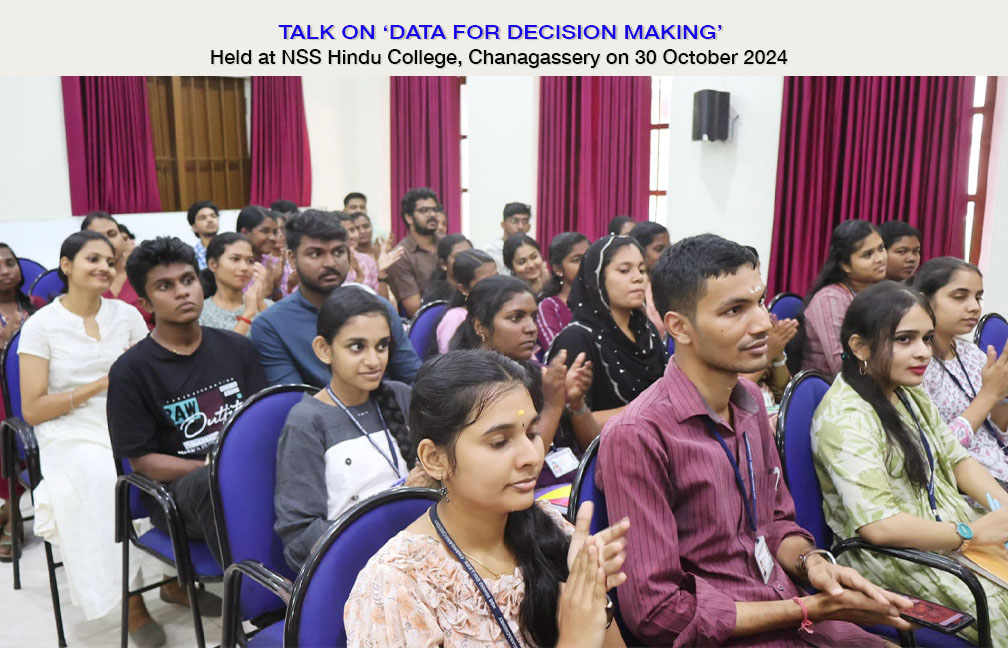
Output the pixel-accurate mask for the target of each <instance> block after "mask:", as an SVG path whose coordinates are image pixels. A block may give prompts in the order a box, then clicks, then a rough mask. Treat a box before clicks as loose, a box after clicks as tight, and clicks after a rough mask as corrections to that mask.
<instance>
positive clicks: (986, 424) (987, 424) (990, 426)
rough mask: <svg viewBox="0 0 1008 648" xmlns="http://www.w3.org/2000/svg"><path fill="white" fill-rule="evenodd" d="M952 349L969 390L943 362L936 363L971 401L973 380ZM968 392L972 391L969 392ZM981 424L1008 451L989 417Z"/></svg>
mask: <svg viewBox="0 0 1008 648" xmlns="http://www.w3.org/2000/svg"><path fill="white" fill-rule="evenodd" d="M952 350H953V352H954V353H955V357H956V362H958V363H959V368H960V369H962V372H963V376H965V377H966V384H968V385H969V387H970V391H966V388H965V387H963V384H962V383H961V382H959V379H958V378H956V377H955V374H953V373H952V372H951V371H949V370H948V367H946V366H945V363H944V362H941V361H939V362H938V364H939V365H941V368H942V370H944V371H945V373H946V374H947V375H948V377H949V378H951V379H952V382H953V383H955V386H956V387H958V388H959V391H961V392H962V393H963V395H964V396H965V397H966V398H968V399H970V401H973V400H974V399H975V398H976V397H977V390H976V387H974V386H973V381H972V380H970V377H969V372H968V371H966V365H964V364H963V361H962V358H960V357H959V352H958V351H957V350H956V349H955V347H953V349H952ZM970 392H973V393H972V394H971V393H970ZM983 426H984V427H985V428H987V431H988V432H990V433H991V436H993V437H994V440H995V441H996V442H997V444H998V445H999V446H1001V451H1002V452H1008V448H1005V445H1004V444H1003V443H1001V437H1000V436H999V435H998V433H997V431H996V430H995V429H994V425H993V424H992V423H991V422H990V419H989V418H985V419H984V422H983Z"/></svg>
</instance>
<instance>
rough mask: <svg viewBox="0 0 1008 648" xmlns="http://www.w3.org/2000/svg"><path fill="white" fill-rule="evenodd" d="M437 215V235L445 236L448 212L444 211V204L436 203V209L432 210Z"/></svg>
mask: <svg viewBox="0 0 1008 648" xmlns="http://www.w3.org/2000/svg"><path fill="white" fill-rule="evenodd" d="M434 214H435V215H436V216H437V235H438V236H445V235H447V234H448V214H446V213H445V210H444V205H442V204H440V203H438V206H437V211H436V212H434Z"/></svg>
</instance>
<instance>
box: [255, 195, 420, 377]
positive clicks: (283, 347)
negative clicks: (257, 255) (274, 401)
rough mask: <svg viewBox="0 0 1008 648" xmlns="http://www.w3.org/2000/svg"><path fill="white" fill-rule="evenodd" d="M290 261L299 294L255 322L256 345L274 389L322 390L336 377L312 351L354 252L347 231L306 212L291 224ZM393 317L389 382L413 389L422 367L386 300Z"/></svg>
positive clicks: (313, 211)
mask: <svg viewBox="0 0 1008 648" xmlns="http://www.w3.org/2000/svg"><path fill="white" fill-rule="evenodd" d="M286 234H287V255H288V257H289V258H290V260H291V262H292V263H293V264H294V269H295V270H296V271H297V274H298V277H300V282H301V283H300V285H299V288H298V290H297V291H295V292H293V293H291V294H290V295H288V296H287V297H284V298H283V299H281V300H280V301H278V302H277V303H276V304H274V305H273V306H271V307H270V308H268V309H266V310H265V311H263V313H262V314H260V315H259V317H257V318H255V319H254V320H252V344H253V345H255V348H256V350H257V351H258V352H259V359H260V361H261V362H262V365H263V369H264V370H265V371H266V381H267V382H268V383H269V384H271V385H280V384H285V383H306V384H309V385H315V386H316V387H322V386H323V385H325V384H326V383H327V382H329V380H330V379H331V378H332V372H331V371H330V370H329V367H328V366H326V364H325V363H324V362H322V361H321V360H319V359H318V357H317V356H316V355H315V353H314V351H312V340H313V339H314V338H315V329H316V322H317V320H318V310H319V308H320V307H321V306H322V302H324V301H325V298H326V297H328V296H329V293H331V292H332V291H333V290H335V289H336V288H339V287H340V286H341V285H342V284H343V282H344V280H345V279H346V275H347V271H348V270H349V267H350V248H349V247H348V246H347V242H346V238H347V234H346V230H345V229H343V228H342V227H340V224H339V219H338V218H336V217H335V216H333V215H332V214H331V213H328V212H323V211H319V210H317V209H306V210H304V211H303V212H301V213H300V214H298V215H297V216H294V217H293V218H291V219H290V220H289V221H288V222H287V228H286ZM382 303H383V304H385V307H386V308H387V309H388V312H389V323H390V326H391V328H392V340H393V343H392V353H391V357H390V358H389V369H388V372H389V377H390V378H391V379H393V380H398V381H400V382H404V383H407V384H408V383H412V382H413V377H414V376H416V372H417V369H418V368H419V367H420V358H418V357H417V355H416V352H415V351H414V350H413V346H412V345H411V344H410V342H409V338H407V337H406V333H405V331H404V330H403V325H402V320H401V319H400V318H399V314H398V313H397V312H396V310H395V308H393V307H392V305H391V304H389V303H388V302H387V301H385V300H382Z"/></svg>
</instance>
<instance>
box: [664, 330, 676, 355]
mask: <svg viewBox="0 0 1008 648" xmlns="http://www.w3.org/2000/svg"><path fill="white" fill-rule="evenodd" d="M665 345H666V347H668V357H670V358H671V357H672V356H673V355H674V354H675V338H673V337H672V336H671V335H670V336H668V338H667V339H666V342H665Z"/></svg>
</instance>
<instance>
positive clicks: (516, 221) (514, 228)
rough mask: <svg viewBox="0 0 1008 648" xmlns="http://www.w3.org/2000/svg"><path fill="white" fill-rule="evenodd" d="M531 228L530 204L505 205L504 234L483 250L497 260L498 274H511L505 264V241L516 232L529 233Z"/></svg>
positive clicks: (502, 225) (502, 221)
mask: <svg viewBox="0 0 1008 648" xmlns="http://www.w3.org/2000/svg"><path fill="white" fill-rule="evenodd" d="M530 229H532V208H531V207H530V206H529V205H526V204H525V203H520V202H512V203H508V204H506V205H504V217H503V218H502V219H501V230H503V234H504V235H503V236H501V237H500V238H499V239H494V240H493V241H490V242H489V243H487V244H486V245H485V246H483V250H484V251H485V252H486V253H487V254H489V255H490V256H492V257H493V260H494V261H495V262H497V273H498V274H502V275H509V274H511V271H510V270H508V268H507V266H506V265H504V241H505V240H506V239H507V237H509V236H512V235H514V234H528V233H529V230H530Z"/></svg>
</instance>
